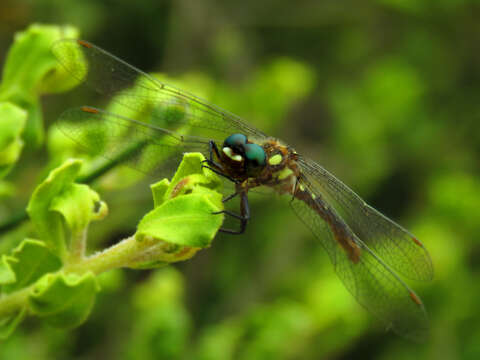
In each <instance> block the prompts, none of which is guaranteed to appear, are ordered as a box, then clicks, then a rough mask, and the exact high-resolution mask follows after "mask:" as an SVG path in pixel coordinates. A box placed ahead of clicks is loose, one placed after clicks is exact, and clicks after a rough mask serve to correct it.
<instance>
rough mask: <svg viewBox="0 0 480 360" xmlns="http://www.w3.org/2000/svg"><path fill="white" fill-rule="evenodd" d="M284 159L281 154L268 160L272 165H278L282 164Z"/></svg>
mask: <svg viewBox="0 0 480 360" xmlns="http://www.w3.org/2000/svg"><path fill="white" fill-rule="evenodd" d="M282 160H283V157H282V155H280V154H276V155H273V156H272V157H271V158H270V159H268V163H269V164H270V165H278V164H280V163H281V162H282Z"/></svg>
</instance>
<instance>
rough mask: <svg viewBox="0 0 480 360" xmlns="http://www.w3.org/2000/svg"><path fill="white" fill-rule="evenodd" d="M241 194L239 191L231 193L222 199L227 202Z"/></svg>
mask: <svg viewBox="0 0 480 360" xmlns="http://www.w3.org/2000/svg"><path fill="white" fill-rule="evenodd" d="M238 194H239V192H238V191H236V192H234V193H233V194H230V195H228V196H226V197H224V198H223V199H222V202H223V203H224V204H225V203H226V202H227V201H230V200H232V199H233V198H234V197H235V196H237V195H238Z"/></svg>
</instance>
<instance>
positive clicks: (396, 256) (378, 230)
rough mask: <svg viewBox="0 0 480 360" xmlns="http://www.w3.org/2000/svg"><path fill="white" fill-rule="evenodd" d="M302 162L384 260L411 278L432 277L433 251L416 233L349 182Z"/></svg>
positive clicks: (317, 186)
mask: <svg viewBox="0 0 480 360" xmlns="http://www.w3.org/2000/svg"><path fill="white" fill-rule="evenodd" d="M299 165H300V167H301V169H302V172H303V173H304V174H305V176H306V177H307V178H308V179H309V181H310V182H311V183H312V184H313V186H314V187H315V189H316V191H318V192H319V193H321V195H322V196H323V197H324V198H325V199H326V200H327V201H328V203H330V204H331V205H332V206H333V207H334V208H335V210H336V211H337V212H338V214H339V215H340V216H341V217H342V219H343V220H344V221H345V222H346V223H347V224H348V226H349V227H350V229H351V230H352V231H353V232H354V233H355V234H356V235H357V237H358V238H360V239H361V240H362V241H363V242H364V243H365V244H366V245H367V246H368V247H369V248H370V249H371V250H373V251H374V252H375V253H376V254H377V255H379V256H380V257H381V258H382V260H383V261H385V263H387V264H388V265H389V266H391V267H392V268H393V269H395V270H396V271H398V272H399V273H400V274H402V275H403V276H405V277H407V278H410V279H414V280H431V279H432V278H433V265H432V260H431V258H430V255H429V254H428V252H427V250H426V249H425V247H424V246H423V244H422V243H421V242H420V241H419V240H418V239H417V238H416V237H415V236H413V235H412V234H411V233H410V232H408V231H407V230H406V229H404V228H403V227H401V226H400V225H398V224H396V223H395V222H393V221H392V220H390V219H389V218H387V217H386V216H384V215H382V214H381V213H380V212H378V211H377V210H375V209H374V208H372V207H371V206H369V205H368V204H367V203H365V201H363V200H362V198H360V196H358V195H357V194H356V193H355V192H354V191H353V190H351V189H350V188H349V187H348V186H347V185H345V184H344V183H343V182H341V181H340V180H338V179H337V178H336V177H335V176H333V175H332V174H330V173H329V172H328V171H327V170H325V169H324V168H323V167H321V166H320V165H318V164H317V163H315V162H314V161H312V160H308V159H305V158H301V159H299Z"/></svg>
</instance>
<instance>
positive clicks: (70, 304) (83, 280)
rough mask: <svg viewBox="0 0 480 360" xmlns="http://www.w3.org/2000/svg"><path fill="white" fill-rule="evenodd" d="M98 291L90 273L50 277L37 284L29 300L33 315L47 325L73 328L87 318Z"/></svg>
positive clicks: (45, 277) (60, 274)
mask: <svg viewBox="0 0 480 360" xmlns="http://www.w3.org/2000/svg"><path fill="white" fill-rule="evenodd" d="M99 290H100V289H99V286H98V282H97V280H96V277H95V275H94V274H93V273H91V272H88V273H86V274H83V275H76V274H63V273H58V274H47V275H45V276H44V277H43V278H41V279H40V280H39V281H38V282H37V283H36V285H35V288H34V290H33V292H32V294H31V295H30V297H29V299H28V301H29V305H30V310H31V312H32V313H33V314H35V315H37V316H39V317H41V318H43V319H44V320H45V321H46V322H47V323H48V324H50V325H52V326H55V327H59V328H73V327H76V326H78V325H80V324H81V323H83V322H84V321H85V320H86V319H87V317H88V315H89V314H90V311H91V310H92V307H93V304H94V302H95V296H96V292H97V291H99Z"/></svg>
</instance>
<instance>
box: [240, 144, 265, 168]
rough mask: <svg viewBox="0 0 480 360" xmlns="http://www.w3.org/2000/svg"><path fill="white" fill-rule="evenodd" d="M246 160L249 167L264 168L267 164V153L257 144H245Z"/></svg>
mask: <svg viewBox="0 0 480 360" xmlns="http://www.w3.org/2000/svg"><path fill="white" fill-rule="evenodd" d="M243 148H244V149H245V158H246V160H247V167H249V168H259V167H264V166H265V162H266V155H265V151H264V150H263V148H262V147H261V146H260V145H257V144H245V145H244V146H243Z"/></svg>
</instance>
